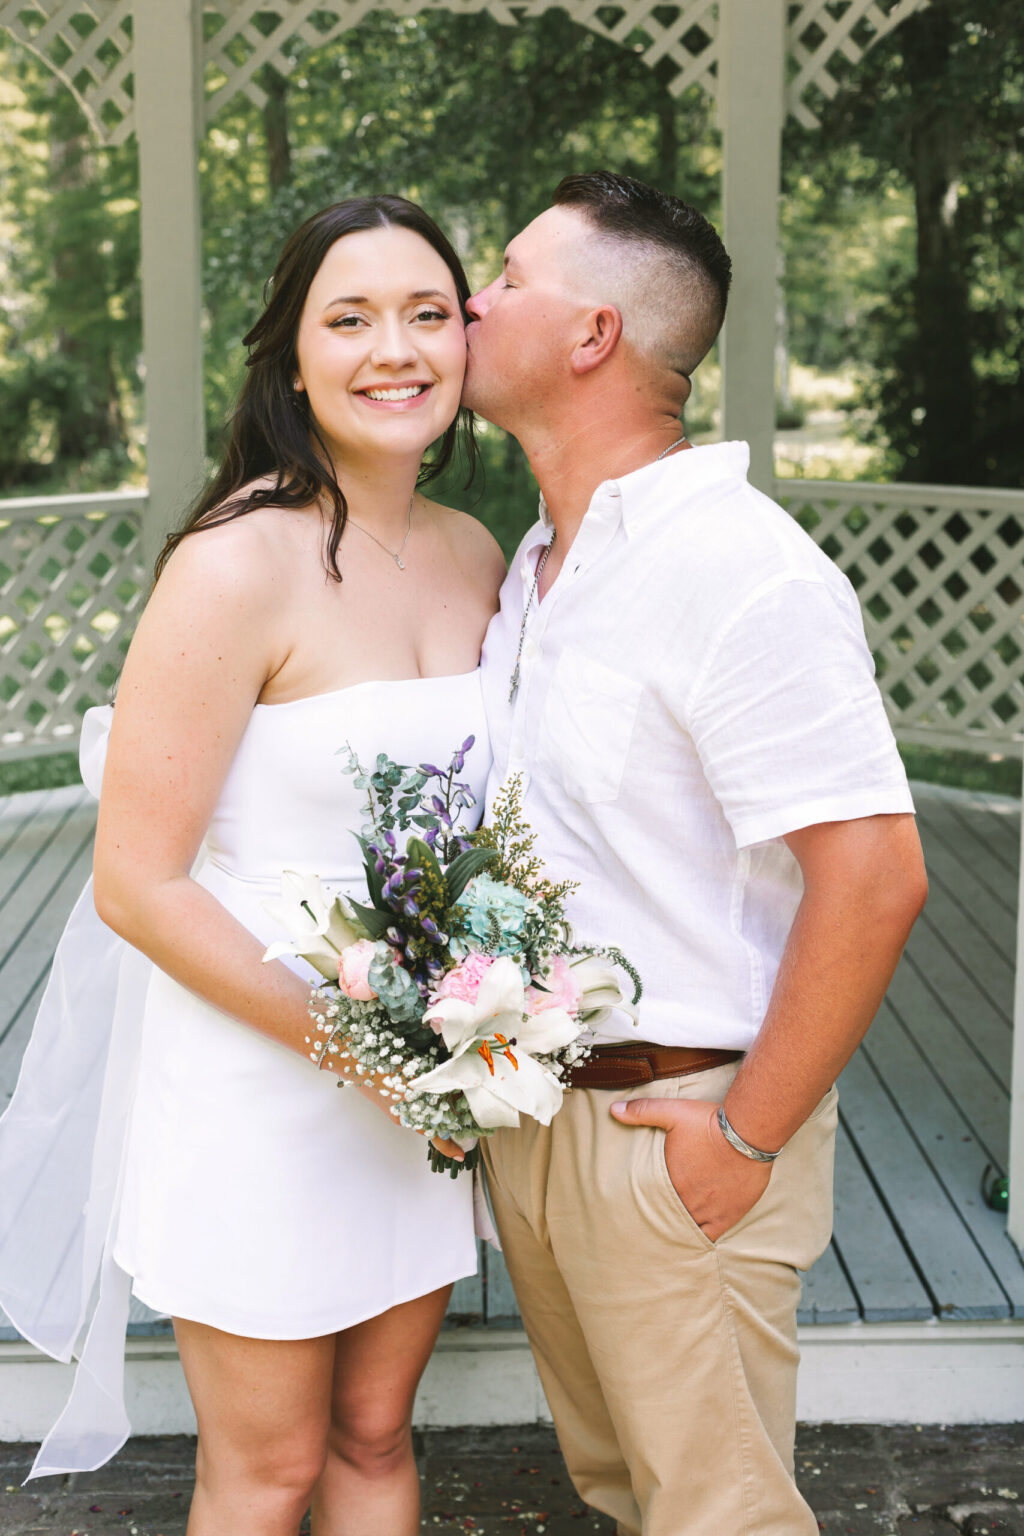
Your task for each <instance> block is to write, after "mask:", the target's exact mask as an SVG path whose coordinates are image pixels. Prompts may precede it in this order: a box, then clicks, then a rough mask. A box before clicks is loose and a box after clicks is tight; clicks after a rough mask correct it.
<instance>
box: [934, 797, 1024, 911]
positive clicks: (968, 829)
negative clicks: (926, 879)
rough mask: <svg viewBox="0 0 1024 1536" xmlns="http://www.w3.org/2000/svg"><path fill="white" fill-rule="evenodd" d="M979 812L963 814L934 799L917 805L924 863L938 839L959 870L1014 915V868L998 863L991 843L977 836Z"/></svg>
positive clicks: (980, 818)
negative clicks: (966, 873) (967, 873)
mask: <svg viewBox="0 0 1024 1536" xmlns="http://www.w3.org/2000/svg"><path fill="white" fill-rule="evenodd" d="M982 814H983V813H982V812H980V811H976V812H975V813H974V814H973V815H972V816H970V817H965V816H963V815H962V814H961V813H960V812H959V810H958V808H957V807H955V806H948V805H946V804H945V803H943V802H941V801H934V802H931V803H929V804H928V805H927V807H922V806H918V818H917V819H918V824H919V826H920V830H921V839H922V843H923V846H924V853H925V863H926V864H927V862H928V857H929V852H930V849H931V847H932V844H933V843H935V842H940V843H942V844H943V846H944V847H945V849H946V851H947V852H948V853H949V854H950V855H951V857H952V858H954V859H955V860H956V861H957V863H958V864H959V865H960V867H961V868H962V869H967V870H969V871H970V873H971V876H972V878H973V879H975V880H977V881H978V883H979V884H980V885H982V886H983V887H984V888H985V890H986V891H988V892H989V894H990V895H991V896H992V898H993V900H995V901H996V902H998V903H999V905H1000V906H1001V907H1002V908H1003V910H1004V911H1005V912H1006V913H1007V915H1008V917H1009V918H1010V919H1011V920H1013V921H1016V917H1017V871H1016V869H1010V868H1008V867H1007V866H1006V865H1005V864H1003V863H1000V861H999V860H998V859H996V857H995V855H994V854H993V851H992V847H991V845H990V844H989V843H988V842H986V841H985V840H984V839H983V838H982V837H980V836H979V835H978V827H979V825H980V823H981V820H982Z"/></svg>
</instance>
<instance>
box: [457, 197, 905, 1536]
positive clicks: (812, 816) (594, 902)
mask: <svg viewBox="0 0 1024 1536" xmlns="http://www.w3.org/2000/svg"><path fill="white" fill-rule="evenodd" d="M729 276H730V264H729V259H728V257H727V255H726V253H725V250H724V249H723V247H722V244H721V241H720V240H719V239H718V236H717V235H716V234H715V232H714V230H713V229H712V228H711V226H710V225H709V224H708V223H707V221H706V220H705V219H703V218H702V217H701V215H700V214H698V213H697V212H696V211H695V210H693V209H692V208H689V207H687V206H686V205H685V204H683V203H681V202H679V201H678V200H677V199H675V198H671V197H665V196H663V195H662V194H660V193H658V192H656V191H654V190H653V189H652V188H650V187H646V186H644V185H643V184H642V183H639V182H636V181H633V180H631V179H629V178H627V177H620V176H614V175H611V174H609V173H605V172H598V173H594V174H592V175H586V176H572V177H568V178H567V179H566V180H565V181H563V182H562V184H561V185H560V187H559V188H558V190H557V192H556V194H555V201H554V205H553V206H552V207H551V208H549V209H547V211H546V212H544V213H543V214H541V216H540V217H539V218H538V219H535V220H534V222H533V223H532V224H530V225H529V226H528V227H527V228H526V229H525V230H523V231H522V232H521V233H520V234H518V235H517V236H516V237H515V239H513V240H512V242H511V243H510V245H509V247H508V250H507V253H506V258H505V268H504V272H503V274H502V276H501V277H499V278H497V279H496V280H495V281H494V282H493V283H491V284H490V286H489V287H487V288H485V289H484V290H483V291H482V292H481V293H478V294H477V295H476V296H475V297H474V298H473V299H472V300H471V301H470V304H469V309H470V312H471V314H472V316H473V317H474V319H473V322H472V323H471V324H470V326H469V331H468V342H469V357H470V361H469V370H468V375H467V385H466V394H465V400H466V403H467V404H469V405H470V406H472V408H473V409H474V410H476V411H479V412H480V413H481V414H482V415H484V416H485V417H487V418H488V419H489V420H491V421H493V422H496V423H497V424H498V425H499V426H501V427H504V428H505V429H506V430H507V431H509V432H511V433H512V434H513V435H514V436H515V437H517V438H518V440H519V442H520V443H521V445H522V447H523V448H524V450H525V452H526V454H527V456H528V458H529V461H530V465H531V468H532V469H533V472H534V474H535V475H536V477H537V480H538V482H539V484H540V488H541V492H542V495H543V502H542V508H541V520H540V522H539V523H538V524H537V525H536V526H535V527H534V528H533V529H532V530H531V531H530V532H529V533H528V534H527V536H526V538H525V539H524V540H523V543H522V545H521V546H520V549H519V551H518V553H517V555H516V557H515V559H514V561H513V563H512V568H511V570H510V572H509V575H508V578H507V580H506V582H505V585H504V587H503V589H502V602H501V611H500V613H499V614H498V615H497V616H496V617H495V619H494V621H493V622H492V625H491V628H490V630H489V632H488V636H487V641H486V645H485V649H484V657H483V675H484V687H485V693H486V697H487V704H488V714H489V719H490V724H491V729H492V733H493V746H494V755H495V767H494V772H493V776H492V782H491V786H490V793H491V795H492V796H493V793H494V791H495V790H496V788H497V786H498V785H499V784H500V783H501V782H502V781H503V780H504V779H505V778H507V777H508V776H510V775H513V774H519V775H521V776H522V780H523V784H524V804H525V810H526V815H527V818H528V820H529V821H530V823H531V825H532V827H533V830H534V831H535V833H536V834H537V837H538V844H539V847H540V849H541V850H542V851H543V853H544V856H545V861H546V863H547V866H548V872H549V874H550V875H551V876H552V877H553V878H555V879H562V878H565V877H567V876H568V877H571V878H574V879H577V880H579V882H580V886H579V890H578V893H577V894H576V895H575V896H574V897H573V898H572V900H571V903H570V913H571V916H572V918H573V920H574V921H575V923H576V926H577V931H578V932H579V934H580V935H581V937H583V938H585V939H586V940H587V941H588V942H591V941H596V942H604V943H613V944H618V945H620V946H621V948H622V949H623V951H624V952H625V953H626V955H627V956H628V957H629V958H630V959H631V960H632V961H633V963H634V964H635V965H636V966H637V968H638V970H639V971H640V973H641V976H642V978H643V982H644V993H643V997H642V1000H641V1002H640V1009H639V1027H638V1028H634V1027H633V1026H632V1025H631V1024H630V1022H629V1021H628V1019H625V1018H620V1020H619V1023H620V1027H619V1028H617V1029H616V1028H615V1027H613V1026H609V1027H608V1028H607V1029H606V1032H605V1035H604V1037H603V1039H602V1042H601V1043H600V1045H599V1048H598V1050H597V1052H596V1053H595V1055H594V1056H593V1057H592V1058H591V1060H590V1062H588V1063H587V1064H585V1065H584V1066H583V1067H582V1068H578V1069H576V1071H575V1073H574V1078H573V1089H572V1091H571V1092H570V1093H568V1094H567V1095H566V1099H565V1102H564V1104H563V1107H562V1109H561V1111H560V1113H559V1114H558V1115H557V1116H556V1117H555V1119H554V1121H553V1123H552V1125H551V1126H550V1127H549V1128H545V1127H542V1126H539V1125H537V1124H536V1122H534V1121H524V1123H523V1125H522V1127H521V1128H520V1129H519V1130H518V1131H512V1132H509V1131H502V1132H499V1133H498V1134H497V1135H496V1136H494V1137H493V1138H491V1139H490V1140H489V1141H488V1142H487V1143H486V1157H487V1166H488V1170H489V1173H490V1182H491V1187H492V1191H493V1197H494V1205H495V1214H496V1217H497V1222H498V1227H499V1231H500V1233H501V1237H502V1241H503V1246H504V1249H505V1253H506V1257H507V1261H508V1266H509V1270H510V1272H511V1275H512V1279H513V1282H514V1284H515V1286H516V1290H517V1293H518V1296H519V1301H520V1306H521V1310H522V1315H523V1321H524V1324H525V1326H526V1330H527V1333H528V1334H529V1337H530V1342H531V1345H532V1347H533V1350H534V1354H535V1357H536V1360H537V1365H538V1369H539V1371H540V1375H541V1379H542V1381H543V1384H544V1388H545V1391H546V1393H547V1397H548V1400H549V1402H550V1405H551V1408H552V1412H553V1414H554V1419H555V1424H556V1427H557V1430H558V1435H559V1440H560V1443H561V1446H562V1450H563V1452H564V1454H565V1457H566V1461H567V1463H568V1466H569V1470H570V1472H571V1474H572V1477H573V1480H574V1482H575V1484H576V1487H577V1488H578V1490H579V1492H580V1494H581V1496H582V1497H583V1498H584V1499H586V1500H587V1502H588V1503H590V1504H592V1505H593V1506H595V1507H596V1508H598V1509H601V1510H604V1511H605V1512H607V1513H608V1514H610V1515H612V1516H613V1517H614V1518H615V1520H616V1521H617V1523H618V1530H619V1532H620V1536H639V1533H640V1532H643V1536H681V1533H686V1536H754V1533H756V1536H812V1533H814V1532H815V1531H816V1530H817V1524H816V1521H815V1520H814V1517H813V1515H812V1514H811V1512H810V1510H809V1508H808V1506H807V1505H806V1504H805V1503H804V1501H803V1500H802V1499H801V1498H800V1496H799V1494H798V1492H797V1489H796V1486H795V1483H794V1481H793V1437H794V1418H795V1387H796V1364H797V1350H796V1308H797V1302H798V1299H799V1294H800V1283H799V1279H798V1276H797V1269H806V1268H807V1267H808V1266H809V1265H810V1264H812V1263H813V1261H814V1259H815V1258H816V1257H817V1256H818V1255H819V1254H820V1253H821V1251H822V1250H823V1249H824V1247H825V1246H826V1244H827V1242H828V1239H829V1233H830V1227H831V1186H832V1148H833V1139H834V1132H835V1124H836V1097H835V1089H834V1087H833V1086H832V1085H833V1084H834V1081H835V1079H836V1077H837V1075H838V1074H839V1072H840V1070H841V1069H842V1067H843V1065H844V1063H845V1062H846V1061H847V1060H848V1058H849V1057H850V1055H851V1054H852V1052H853V1051H854V1049H855V1048H856V1046H857V1043H858V1041H859V1040H860V1038H861V1036H862V1035H863V1033H864V1031H865V1030H866V1029H867V1027H868V1025H869V1023H870V1021H871V1019H872V1017H873V1015H874V1013H875V1011H876V1009H877V1007H878V1004H879V1002H880V1000H881V998H882V996H883V994H884V992H885V989H886V986H887V984H888V982H889V979H890V976H891V975H892V972H893V969H894V967H895V965H896V962H897V960H898V958H899V955H900V951H901V950H902V947H903V944H904V942H905V940H906V937H907V934H908V932H909V930H910V927H911V925H912V923H913V921H914V919H915V917H916V916H917V913H918V912H919V910H920V908H921V906H922V904H923V901H924V895H925V880H924V871H923V865H922V861H921V854H920V845H919V843H918V840H917V835H916V830H915V826H914V821H913V816H912V809H913V808H912V805H911V801H910V796H909V793H908V790H907V785H906V779H905V776H904V773H903V770H902V767H901V764H900V760H899V757H898V755H897V753H896V749H895V745H894V743H893V740H892V735H891V732H890V730H889V726H888V723H887V721H886V718H885V715H884V711H883V709H882V704H881V700H880V698H879V696H878V692H877V689H876V687H875V684H874V679H873V670H872V665H871V658H870V655H869V652H868V650H867V646H866V644H865V641H864V635H863V628H862V625H861V620H860V615H859V611H858V608H857V603H856V599H855V597H854V595H853V592H852V590H851V588H850V586H849V584H848V583H847V581H846V579H845V578H844V577H843V576H842V575H841V573H840V572H839V571H838V570H837V569H836V568H835V567H834V566H833V565H832V563H831V562H830V561H829V560H828V559H827V558H826V557H825V556H824V555H823V554H822V553H821V552H820V551H819V550H818V549H817V547H816V546H815V545H814V544H813V543H812V541H811V540H810V539H809V538H807V536H806V535H805V534H804V533H803V532H802V531H801V530H800V529H799V528H798V527H797V526H796V524H795V523H793V522H792V520H791V519H790V518H788V517H787V516H786V514H785V513H784V512H782V511H781V509H780V508H778V507H777V506H775V504H774V503H773V502H771V501H769V500H768V498H767V497H765V496H762V495H761V494H760V493H759V492H757V491H755V490H754V489H753V488H752V487H750V486H749V484H748V483H747V480H746V467H747V460H748V455H747V450H746V446H745V445H744V444H741V443H720V444H715V445H714V446H711V447H705V448H697V449H693V448H691V447H690V445H689V444H688V443H687V442H686V440H685V438H683V437H682V427H681V425H680V420H679V418H680V415H681V412H682V409H683V406H684V405H685V403H686V399H687V396H688V394H689V392H690V375H691V374H692V372H693V370H694V368H695V367H696V366H697V364H698V363H699V362H700V360H701V358H702V357H703V356H704V355H705V353H706V352H707V351H708V349H709V347H710V346H711V344H712V342H713V341H714V339H715V336H716V335H717V332H718V329H719V327H720V325H721V323H722V318H723V314H724V310H725V300H726V293H727V289H728V283H729ZM623 1041H626V1042H627V1043H626V1044H625V1046H622V1045H621V1044H620V1045H618V1047H617V1045H616V1042H623ZM719 1105H722V1106H723V1115H722V1117H721V1118H720V1117H719V1114H718V1107H719Z"/></svg>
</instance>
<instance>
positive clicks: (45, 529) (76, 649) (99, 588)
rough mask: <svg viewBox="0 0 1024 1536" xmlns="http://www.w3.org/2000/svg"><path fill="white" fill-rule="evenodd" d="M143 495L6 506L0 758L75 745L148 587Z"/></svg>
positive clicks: (1, 514)
mask: <svg viewBox="0 0 1024 1536" xmlns="http://www.w3.org/2000/svg"><path fill="white" fill-rule="evenodd" d="M145 504H146V495H145V492H123V491H115V492H112V493H110V494H108V495H99V496H38V497H36V496H34V497H31V498H27V499H25V500H19V501H0V708H2V715H0V758H4V759H10V758H16V757H27V756H31V755H34V754H35V753H40V752H51V751H56V750H58V749H59V748H71V747H74V746H75V745H76V743H77V741H78V731H79V726H80V724H81V719H82V715H83V714H84V713H85V711H86V710H87V709H88V708H89V706H90V705H91V704H102V703H105V702H106V700H107V697H108V694H109V691H110V687H111V685H112V684H113V683H114V681H115V680H116V678H117V675H118V673H119V671H120V670H121V663H122V661H123V659H124V653H125V651H126V650H127V648H128V641H129V640H130V638H131V633H132V629H133V628H134V624H135V620H136V617H137V615H138V612H139V609H140V608H141V606H142V603H143V602H144V601H145V597H146V592H147V590H148V580H147V577H146V574H145V572H144V570H143V568H142V563H141V558H140V556H141V547H140V546H141V539H140V531H141V515H142V509H143V507H144V506H145Z"/></svg>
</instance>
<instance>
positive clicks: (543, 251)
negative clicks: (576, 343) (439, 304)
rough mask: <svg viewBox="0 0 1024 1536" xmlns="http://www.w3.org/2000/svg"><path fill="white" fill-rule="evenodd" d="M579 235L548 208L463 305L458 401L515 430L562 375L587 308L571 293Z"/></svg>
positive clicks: (578, 220)
mask: <svg viewBox="0 0 1024 1536" xmlns="http://www.w3.org/2000/svg"><path fill="white" fill-rule="evenodd" d="M586 236H587V226H586V222H585V220H584V219H583V218H582V217H581V215H580V214H579V213H577V212H576V211H575V210H574V209H571V208H548V209H547V210H546V212H544V213H542V214H541V215H540V216H539V218H536V219H534V221H533V223H532V224H528V225H527V226H526V228H525V229H524V230H523V231H522V232H521V233H520V234H518V235H516V237H515V239H514V240H512V241H510V242H509V245H508V248H507V250H506V252H505V264H504V270H503V272H502V273H501V275H500V276H499V277H496V278H495V279H494V282H493V283H490V284H489V285H488V286H487V287H486V288H482V289H481V290H480V292H479V293H475V294H474V295H473V297H472V298H471V299H470V300H469V302H468V304H467V306H466V308H467V309H468V310H469V313H470V315H472V317H473V318H472V320H471V322H470V324H469V325H468V326H467V328H466V343H467V347H468V351H469V359H468V362H467V367H466V383H465V387H464V390H463V395H462V401H463V404H464V405H468V406H469V407H470V408H471V409H472V410H474V411H477V412H479V414H480V415H481V416H484V417H486V418H487V420H488V421H493V422H494V423H495V424H496V425H498V426H500V427H505V428H506V429H507V430H509V431H511V432H515V431H516V428H517V426H518V425H520V424H522V423H523V422H525V421H528V420H529V419H530V416H531V414H532V413H533V412H534V411H536V410H537V409H538V408H542V406H543V402H544V401H545V399H546V398H547V397H548V396H549V395H550V393H551V391H552V390H554V389H557V388H559V387H564V385H565V384H567V383H568V381H569V377H570V370H569V358H570V354H571V351H572V342H573V328H574V324H575V323H576V322H577V321H578V320H579V318H580V316H581V315H582V314H584V313H586V311H587V309H588V308H589V306H588V305H587V304H585V303H584V302H583V300H582V298H581V297H580V296H579V295H578V294H577V293H574V291H573V276H572V275H573V273H574V271H576V270H578V266H579V262H580V255H581V251H582V249H583V243H584V241H585V240H586Z"/></svg>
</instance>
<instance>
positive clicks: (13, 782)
mask: <svg viewBox="0 0 1024 1536" xmlns="http://www.w3.org/2000/svg"><path fill="white" fill-rule="evenodd" d="M81 782H82V775H81V774H80V773H79V771H78V753H77V752H50V753H48V754H47V755H46V756H45V757H23V758H20V759H19V760H18V761H17V762H14V763H0V796H3V795H20V794H24V793H25V791H26V790H29V789H62V788H63V786H64V785H65V784H81Z"/></svg>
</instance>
